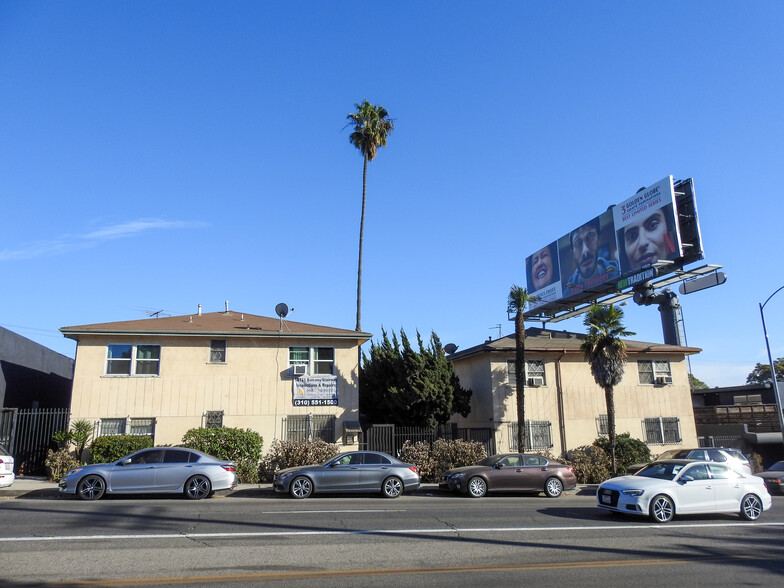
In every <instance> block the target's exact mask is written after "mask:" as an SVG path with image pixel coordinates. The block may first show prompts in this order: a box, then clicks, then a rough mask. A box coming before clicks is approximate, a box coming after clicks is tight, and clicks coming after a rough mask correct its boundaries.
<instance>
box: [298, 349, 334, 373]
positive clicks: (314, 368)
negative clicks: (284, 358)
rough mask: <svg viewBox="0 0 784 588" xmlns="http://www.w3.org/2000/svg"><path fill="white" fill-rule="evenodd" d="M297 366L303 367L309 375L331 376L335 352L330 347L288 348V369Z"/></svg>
mask: <svg viewBox="0 0 784 588" xmlns="http://www.w3.org/2000/svg"><path fill="white" fill-rule="evenodd" d="M297 365H301V366H305V368H304V369H305V370H306V371H307V373H309V374H316V375H333V374H334V373H335V350H334V349H333V348H332V347H289V367H291V366H297ZM298 375H299V374H298Z"/></svg>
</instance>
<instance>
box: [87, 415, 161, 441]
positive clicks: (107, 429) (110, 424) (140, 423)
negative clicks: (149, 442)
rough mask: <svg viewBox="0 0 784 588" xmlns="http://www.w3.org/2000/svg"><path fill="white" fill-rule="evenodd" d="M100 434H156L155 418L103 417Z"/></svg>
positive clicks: (152, 435) (150, 435)
mask: <svg viewBox="0 0 784 588" xmlns="http://www.w3.org/2000/svg"><path fill="white" fill-rule="evenodd" d="M99 431H100V435H147V436H149V437H154V436H155V419H154V418H145V419H130V418H122V419H101V422H100V424H99Z"/></svg>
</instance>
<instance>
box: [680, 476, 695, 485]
mask: <svg viewBox="0 0 784 588" xmlns="http://www.w3.org/2000/svg"><path fill="white" fill-rule="evenodd" d="M680 481H681V482H683V483H684V484H685V483H686V482H693V481H694V478H692V477H691V476H681V479H680Z"/></svg>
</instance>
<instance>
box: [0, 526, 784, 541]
mask: <svg viewBox="0 0 784 588" xmlns="http://www.w3.org/2000/svg"><path fill="white" fill-rule="evenodd" d="M705 527H717V528H731V527H784V522H780V523H759V522H748V523H682V524H669V525H661V524H648V525H601V526H599V525H594V526H581V527H438V528H436V529H368V530H365V531H362V530H328V531H323V530H317V529H314V530H311V531H254V532H242V533H239V532H225V533H217V532H216V533H157V534H130V535H51V536H38V537H0V543H12V542H26V541H27V542H38V541H127V540H129V539H145V540H149V539H249V538H261V537H297V536H302V537H318V536H325V537H326V536H330V535H333V536H334V535H456V534H466V533H490V534H496V533H542V532H560V531H603V530H608V529H609V530H613V531H617V530H619V529H633V530H637V529H655V530H658V531H666V530H673V529H699V528H705Z"/></svg>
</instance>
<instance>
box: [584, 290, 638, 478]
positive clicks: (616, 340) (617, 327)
mask: <svg viewBox="0 0 784 588" xmlns="http://www.w3.org/2000/svg"><path fill="white" fill-rule="evenodd" d="M583 324H584V325H585V326H586V327H588V335H587V336H586V337H585V341H584V342H583V344H582V345H580V351H582V352H583V354H584V355H585V360H586V361H587V362H588V363H589V364H590V366H591V374H592V375H593V379H594V380H595V381H596V383H597V384H599V386H601V387H602V388H604V400H605V402H606V403H607V436H608V437H609V440H610V460H611V462H612V472H613V475H615V473H616V471H617V464H616V461H615V396H614V389H615V386H617V385H618V384H619V383H620V381H621V378H623V371H624V366H625V365H626V360H627V357H628V356H627V353H626V343H624V342H623V341H622V340H621V339H620V337H628V336H629V335H634V333H633V332H631V331H627V330H626V327H624V326H623V311H622V310H621V309H620V308H615V307H614V306H613V305H612V304H610V305H609V306H600V305H598V304H594V305H593V306H591V307H590V308H589V309H588V313H587V314H586V315H585V319H584V320H583Z"/></svg>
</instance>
